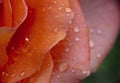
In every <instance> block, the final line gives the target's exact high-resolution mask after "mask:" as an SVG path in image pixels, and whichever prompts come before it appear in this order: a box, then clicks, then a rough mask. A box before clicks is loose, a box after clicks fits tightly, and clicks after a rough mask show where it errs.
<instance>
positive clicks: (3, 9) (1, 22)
mask: <svg viewBox="0 0 120 83" xmlns="http://www.w3.org/2000/svg"><path fill="white" fill-rule="evenodd" d="M11 25H12V10H11V4H10V0H3V2H2V3H0V27H11Z"/></svg>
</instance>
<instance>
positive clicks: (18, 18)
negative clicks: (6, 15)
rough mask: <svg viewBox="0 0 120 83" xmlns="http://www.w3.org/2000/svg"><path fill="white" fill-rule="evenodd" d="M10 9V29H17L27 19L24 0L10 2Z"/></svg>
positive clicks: (11, 0)
mask: <svg viewBox="0 0 120 83" xmlns="http://www.w3.org/2000/svg"><path fill="white" fill-rule="evenodd" d="M10 2H11V7H12V27H18V26H20V24H22V22H23V21H24V20H25V18H26V17H27V6H26V3H25V0H10Z"/></svg>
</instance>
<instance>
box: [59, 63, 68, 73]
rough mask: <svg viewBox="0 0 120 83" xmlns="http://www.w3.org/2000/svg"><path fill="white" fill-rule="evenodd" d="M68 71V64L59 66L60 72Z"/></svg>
mask: <svg viewBox="0 0 120 83" xmlns="http://www.w3.org/2000/svg"><path fill="white" fill-rule="evenodd" d="M67 69H68V64H67V63H65V62H63V63H61V64H60V65H59V71H60V72H64V71H66V70H67Z"/></svg>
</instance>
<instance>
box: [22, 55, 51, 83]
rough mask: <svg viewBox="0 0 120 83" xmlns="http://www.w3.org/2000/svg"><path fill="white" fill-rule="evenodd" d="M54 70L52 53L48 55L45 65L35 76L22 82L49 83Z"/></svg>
mask: <svg viewBox="0 0 120 83" xmlns="http://www.w3.org/2000/svg"><path fill="white" fill-rule="evenodd" d="M52 69H53V61H52V58H51V55H50V53H48V54H47V55H46V57H45V59H44V61H43V64H42V66H41V68H40V70H38V71H37V72H36V73H35V74H33V75H32V76H31V77H29V78H27V79H25V80H23V81H21V83H40V82H41V83H49V80H50V77H51V73H52Z"/></svg>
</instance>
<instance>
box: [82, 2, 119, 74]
mask: <svg viewBox="0 0 120 83" xmlns="http://www.w3.org/2000/svg"><path fill="white" fill-rule="evenodd" d="M80 2H81V5H82V8H83V11H84V14H85V17H86V21H87V24H88V27H89V29H90V46H91V65H90V66H91V71H92V72H95V71H96V69H98V67H99V66H100V64H101V63H102V61H103V60H104V58H105V57H106V56H107V54H108V52H109V51H110V49H111V48H112V46H113V44H114V42H115V39H116V37H117V34H118V32H119V25H120V13H119V9H118V7H119V5H118V4H117V1H116V0H97V1H96V0H91V1H89V0H80Z"/></svg>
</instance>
